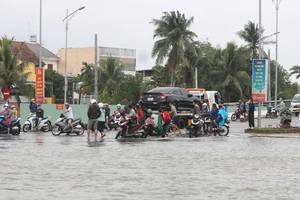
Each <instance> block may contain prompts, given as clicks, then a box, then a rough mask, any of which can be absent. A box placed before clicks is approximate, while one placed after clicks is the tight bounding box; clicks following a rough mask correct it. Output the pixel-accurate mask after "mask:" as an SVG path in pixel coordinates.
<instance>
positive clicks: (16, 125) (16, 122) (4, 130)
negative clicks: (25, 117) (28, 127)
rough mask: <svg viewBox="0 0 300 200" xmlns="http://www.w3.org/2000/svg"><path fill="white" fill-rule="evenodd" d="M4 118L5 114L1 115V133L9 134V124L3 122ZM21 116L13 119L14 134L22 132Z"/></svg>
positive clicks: (11, 128)
mask: <svg viewBox="0 0 300 200" xmlns="http://www.w3.org/2000/svg"><path fill="white" fill-rule="evenodd" d="M3 119H4V116H3V115H0V133H1V134H7V133H8V130H7V129H8V126H5V125H3V124H2V121H3ZM20 120H21V118H17V119H13V120H12V121H11V125H10V133H11V134H12V135H19V134H20V132H21V124H20Z"/></svg>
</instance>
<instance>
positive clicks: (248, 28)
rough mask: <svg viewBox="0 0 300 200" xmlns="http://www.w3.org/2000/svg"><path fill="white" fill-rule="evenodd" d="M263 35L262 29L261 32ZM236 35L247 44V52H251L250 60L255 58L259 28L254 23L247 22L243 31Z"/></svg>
mask: <svg viewBox="0 0 300 200" xmlns="http://www.w3.org/2000/svg"><path fill="white" fill-rule="evenodd" d="M261 31H262V32H261V34H262V35H263V32H264V29H262V30H261ZM237 35H238V36H239V37H240V38H241V39H243V40H244V41H245V42H247V43H248V44H247V46H248V48H249V50H251V59H252V60H253V59H254V58H256V57H257V50H258V48H259V27H258V24H255V22H251V21H249V22H248V24H245V26H244V30H240V31H239V32H237Z"/></svg>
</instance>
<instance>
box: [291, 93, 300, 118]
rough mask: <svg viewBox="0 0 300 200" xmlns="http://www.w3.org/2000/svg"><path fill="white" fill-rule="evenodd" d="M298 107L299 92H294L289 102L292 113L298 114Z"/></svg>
mask: <svg viewBox="0 0 300 200" xmlns="http://www.w3.org/2000/svg"><path fill="white" fill-rule="evenodd" d="M298 109H300V94H295V96H294V97H293V99H292V102H291V108H290V110H291V111H292V113H294V114H295V115H296V116H298V115H299V111H298Z"/></svg>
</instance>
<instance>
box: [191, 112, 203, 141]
mask: <svg viewBox="0 0 300 200" xmlns="http://www.w3.org/2000/svg"><path fill="white" fill-rule="evenodd" d="M203 125H204V121H203V120H202V119H201V117H200V115H197V114H196V115H194V117H193V119H192V124H191V127H190V131H189V137H190V138H192V137H193V136H195V137H198V136H200V131H201V127H202V126H203Z"/></svg>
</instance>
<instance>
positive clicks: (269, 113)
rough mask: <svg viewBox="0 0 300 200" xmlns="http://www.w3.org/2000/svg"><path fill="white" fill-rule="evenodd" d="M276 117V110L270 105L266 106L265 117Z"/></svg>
mask: <svg viewBox="0 0 300 200" xmlns="http://www.w3.org/2000/svg"><path fill="white" fill-rule="evenodd" d="M268 117H270V118H277V117H278V110H276V108H273V107H272V106H269V107H268V110H267V113H266V118H268Z"/></svg>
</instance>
